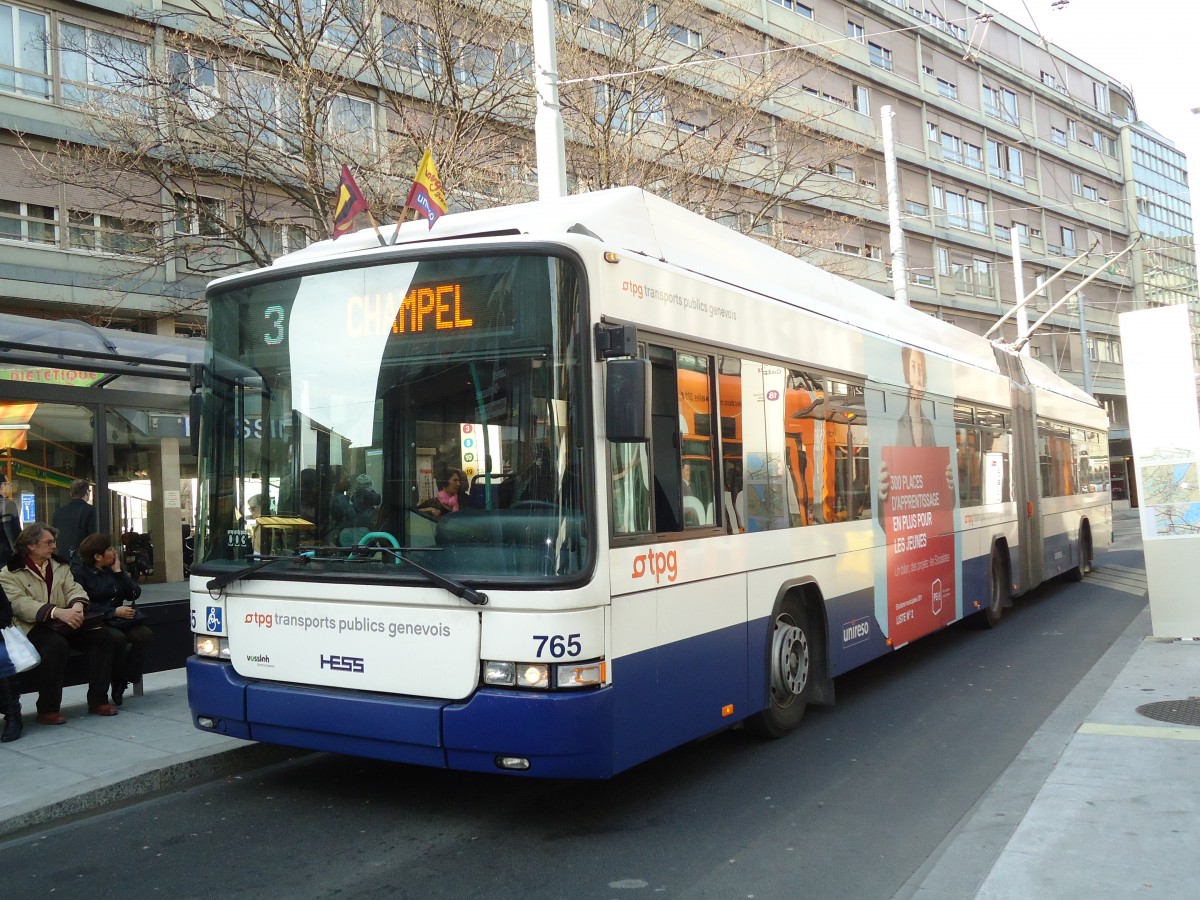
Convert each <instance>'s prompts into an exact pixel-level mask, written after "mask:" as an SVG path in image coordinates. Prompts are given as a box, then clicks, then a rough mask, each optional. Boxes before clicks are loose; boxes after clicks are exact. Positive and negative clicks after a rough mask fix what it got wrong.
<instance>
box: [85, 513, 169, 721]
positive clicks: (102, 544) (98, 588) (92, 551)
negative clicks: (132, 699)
mask: <svg viewBox="0 0 1200 900" xmlns="http://www.w3.org/2000/svg"><path fill="white" fill-rule="evenodd" d="M71 574H72V575H74V576H75V581H76V582H78V583H79V585H80V586H81V587H82V588H83V589H84V590H85V591H87V594H88V599H89V600H91V601H92V606H91V609H92V612H93V613H95V612H97V611H101V610H102V611H103V613H104V624H105V626H106V627H107V628H108V630H109V631H111V632H112V633H113V638H114V646H115V650H114V652H113V666H112V701H113V703H115V704H116V705H117V706H121V705H122V704H123V703H124V702H125V699H124V698H125V689H126V688H127V687H129V684H130V682H137V681H141V680H142V670H143V666H144V664H145V659H146V646H147V645H148V644H149V643H150V641H151V640H153V638H154V632H152V631H151V630H150V629H149V628H148V627H147V626H146V625H145V624H143V623H144V622H145V619H146V616H145V614H143V613H140V612H138V610H137V608H136V607H135V606H134V605H133V604H134V601H135V600H137V598H138V597H140V596H141V595H142V587H141V585H139V584H138V583H137V582H136V581H134V580H133V579H132V578H130V577H129V573H127V572H123V571H121V558H120V556H119V555H118V554H117V551H116V549H115V548H114V547H113V542H112V535H109V534H89V535H88V536H87V537H85V538H84V539H83V540H82V541H81V542H80V544H79V557H78V559H76V560H74V561H73V562H72V563H71Z"/></svg>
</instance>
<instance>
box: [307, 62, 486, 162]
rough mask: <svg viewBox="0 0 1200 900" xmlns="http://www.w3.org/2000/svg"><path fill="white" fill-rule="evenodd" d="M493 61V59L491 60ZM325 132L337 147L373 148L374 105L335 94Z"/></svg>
mask: <svg viewBox="0 0 1200 900" xmlns="http://www.w3.org/2000/svg"><path fill="white" fill-rule="evenodd" d="M493 59H494V58H493ZM327 121H328V124H327V131H328V133H329V134H331V135H336V141H335V143H336V144H337V145H338V146H350V147H354V148H355V149H358V150H363V151H369V150H372V149H373V148H374V146H375V104H374V103H371V102H370V101H368V100H363V99H362V98H361V97H348V96H346V95H345V94H337V95H336V96H335V97H334V98H333V99H332V100H330V101H329V114H328V120H327Z"/></svg>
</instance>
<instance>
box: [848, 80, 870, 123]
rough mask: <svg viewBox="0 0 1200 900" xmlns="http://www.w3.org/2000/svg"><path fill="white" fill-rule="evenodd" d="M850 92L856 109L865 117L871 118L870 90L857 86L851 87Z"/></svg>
mask: <svg viewBox="0 0 1200 900" xmlns="http://www.w3.org/2000/svg"><path fill="white" fill-rule="evenodd" d="M850 91H851V93H852V94H853V96H854V109H855V110H856V111H857V112H860V113H862V114H863V115H864V116H869V115H870V114H871V91H870V89H869V88H867V87H864V86H863V85H861V84H855V85H851V86H850Z"/></svg>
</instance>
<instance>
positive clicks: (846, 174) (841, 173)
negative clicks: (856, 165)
mask: <svg viewBox="0 0 1200 900" xmlns="http://www.w3.org/2000/svg"><path fill="white" fill-rule="evenodd" d="M827 171H828V172H829V174H830V175H832V176H833V177H834V178H840V179H842V180H843V181H854V180H855V179H854V170H853V169H852V168H850V167H849V166H847V165H845V164H843V163H830V164H829V167H828V169H827Z"/></svg>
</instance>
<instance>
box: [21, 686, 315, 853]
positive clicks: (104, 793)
mask: <svg viewBox="0 0 1200 900" xmlns="http://www.w3.org/2000/svg"><path fill="white" fill-rule="evenodd" d="M142 684H143V688H144V690H145V693H144V694H143V695H142V696H141V697H135V696H133V695H132V693H129V694H126V695H125V704H124V706H122V707H121V710H120V713H119V714H118V715H116V716H92V715H88V711H87V696H86V695H87V686H86V685H78V686H75V687H68V688H65V689H64V690H63V705H62V712H63V715H65V716H66V717H67V722H66V724H65V725H39V724H37V722H36V721H35V720H34V715H35V710H34V702H35V701H36V699H37V695H36V694H25V695H23V696H22V697H21V706H22V708H23V710H24V719H25V732H24V734H23V735H22V736H21V738H20V739H19V740H16V741H12V742H10V743H7V744H0V836H3V835H8V834H13V833H15V832H17V831H23V830H25V829H28V828H34V827H37V826H42V825H50V824H53V823H56V822H57V821H58V820H60V819H65V818H68V817H70V816H74V815H77V814H81V813H87V812H93V811H96V810H100V809H103V808H104V807H107V806H111V805H114V804H117V803H121V802H123V801H127V800H135V799H138V798H140V797H144V796H146V795H148V794H152V793H155V792H157V791H162V790H166V789H168V788H172V787H178V786H181V785H184V784H192V783H197V782H201V781H206V780H210V779H213V778H219V777H222V776H225V775H229V774H234V773H236V772H241V771H245V770H247V769H251V768H255V767H257V766H261V765H267V764H270V763H272V762H277V761H279V760H281V759H284V758H286V757H287V756H289V755H295V754H296V753H299V752H300V751H295V750H286V751H285V750H283V749H281V748H278V747H271V746H267V745H263V744H254V743H251V742H248V741H242V740H238V739H237V738H231V737H225V736H224V735H215V734H210V733H208V732H204V731H200V730H199V729H198V728H196V727H195V726H194V725H192V718H191V712H190V711H189V709H188V703H187V681H186V678H185V676H184V670H183V669H172V670H170V671H167V672H153V673H150V674H147V675H146V676H145V678H144V680H143V683H142Z"/></svg>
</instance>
